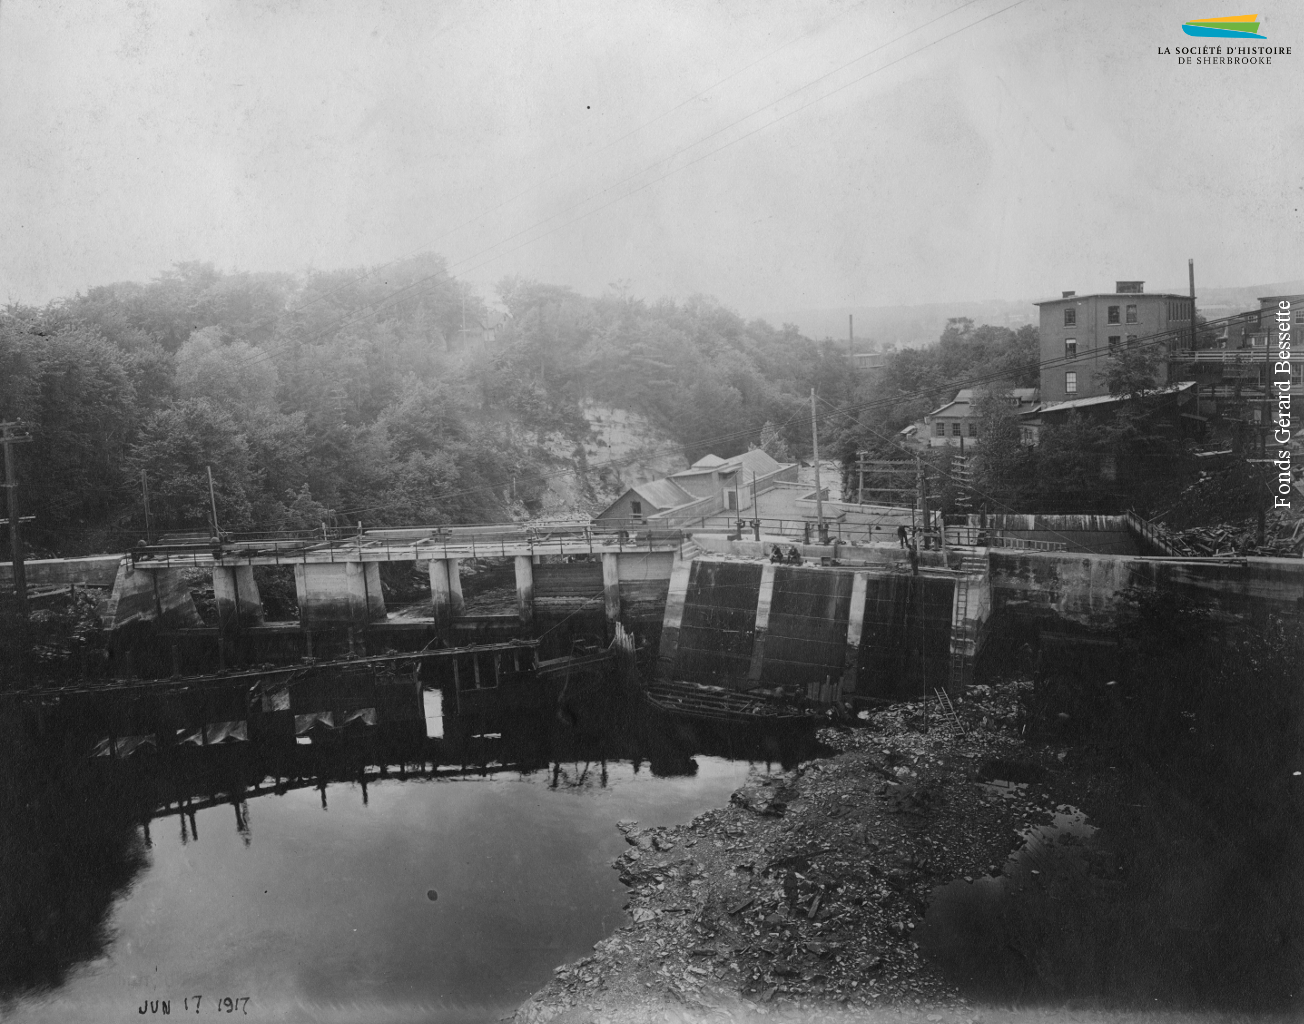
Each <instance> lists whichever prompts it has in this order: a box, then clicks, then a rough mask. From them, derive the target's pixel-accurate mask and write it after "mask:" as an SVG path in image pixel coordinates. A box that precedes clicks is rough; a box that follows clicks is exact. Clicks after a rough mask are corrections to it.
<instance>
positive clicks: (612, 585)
mask: <svg viewBox="0 0 1304 1024" xmlns="http://www.w3.org/2000/svg"><path fill="white" fill-rule="evenodd" d="M602 598H603V607H604V608H605V610H606V613H607V623H608V624H609V625H614V624H615V623H617V622H619V621H620V555H618V554H613V553H608V554H604V555H603V556H602Z"/></svg>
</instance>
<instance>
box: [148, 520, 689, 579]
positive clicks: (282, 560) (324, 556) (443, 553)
mask: <svg viewBox="0 0 1304 1024" xmlns="http://www.w3.org/2000/svg"><path fill="white" fill-rule="evenodd" d="M683 541H684V534H683V532H682V531H679V530H643V531H640V532H629V531H613V532H598V531H596V530H592V529H582V530H567V531H550V532H538V531H533V530H522V529H512V530H510V531H507V530H504V531H501V532H497V531H496V532H493V533H488V532H482V531H481V532H477V533H475V534H473V535H470V536H467V535H465V534H461V533H458V532H452V531H448V532H445V531H436V530H374V531H368V532H366V533H363V534H361V535H359V536H356V537H348V538H338V539H331V540H320V539H312V540H308V539H304V538H293V539H280V538H267V539H258V538H252V539H249V540H238V541H234V542H230V543H223V544H220V545H219V544H204V545H200V544H155V545H149V546H142V547H138V548H136V549H135V550H133V551H132V552H131V558H132V561H133V562H134V563H135V566H136V568H137V569H175V568H188V567H194V566H200V567H211V566H215V565H217V566H236V565H303V564H316V563H322V562H326V563H330V562H413V561H429V560H431V559H466V558H510V557H513V556H518V555H526V556H534V555H597V554H618V553H621V552H655V551H676V550H678V548H679V547H680V545H681V544H682V543H683Z"/></svg>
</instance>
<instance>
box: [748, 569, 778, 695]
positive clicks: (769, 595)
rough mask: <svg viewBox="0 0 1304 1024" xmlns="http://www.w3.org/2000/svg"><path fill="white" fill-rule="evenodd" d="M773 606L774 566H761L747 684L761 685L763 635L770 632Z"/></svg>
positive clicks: (763, 654) (763, 653)
mask: <svg viewBox="0 0 1304 1024" xmlns="http://www.w3.org/2000/svg"><path fill="white" fill-rule="evenodd" d="M773 604H774V566H773V565H772V564H770V563H768V562H767V563H766V564H765V565H763V566H761V590H760V594H759V596H758V597H757V599H756V636H755V638H754V639H753V640H752V662H751V664H750V665H749V666H748V667H747V682H748V684H749V685H751V686H760V685H761V668H762V667H763V666H764V664H765V635H766V633H768V632H769V630H770V608H771V606H772V605H773Z"/></svg>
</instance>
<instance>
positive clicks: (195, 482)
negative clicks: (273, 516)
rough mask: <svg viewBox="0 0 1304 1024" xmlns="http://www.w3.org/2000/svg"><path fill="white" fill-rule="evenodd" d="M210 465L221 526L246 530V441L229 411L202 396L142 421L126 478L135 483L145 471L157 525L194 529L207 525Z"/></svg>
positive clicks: (250, 512)
mask: <svg viewBox="0 0 1304 1024" xmlns="http://www.w3.org/2000/svg"><path fill="white" fill-rule="evenodd" d="M210 466H211V467H212V470H213V486H214V492H215V494H216V497H217V514H218V521H219V524H220V526H221V527H222V529H223V530H247V529H249V528H250V527H251V526H252V525H253V509H252V507H251V505H250V501H249V494H248V490H247V488H248V484H249V475H250V474H249V446H248V444H247V442H246V441H245V437H244V435H243V434H242V433H240V430H239V428H238V427H237V425H236V423H235V420H233V419H232V417H231V415H230V414H229V413H227V412H226V411H224V410H222V409H219V408H216V407H215V406H213V405H212V404H210V403H209V402H208V401H207V400H205V399H202V398H191V399H182V400H180V401H177V402H173V403H170V404H169V405H168V406H166V407H165V408H163V409H160V410H159V411H158V412H156V413H155V414H154V415H152V416H151V417H150V418H149V419H148V420H146V421H145V423H144V424H143V425H142V426H141V430H140V439H139V440H138V441H137V442H136V444H135V445H134V446H133V447H132V449H131V454H130V457H129V458H128V459H127V479H128V481H129V482H132V483H134V482H135V481H138V480H139V479H140V474H141V471H142V470H143V471H144V472H145V474H146V477H147V478H148V480H149V487H150V512H151V514H152V516H153V518H154V521H155V523H157V524H158V526H159V528H161V529H164V530H193V529H195V528H196V527H207V526H210V525H211V519H212V517H211V514H210V511H209V496H208V471H207V467H210ZM138 521H139V520H138Z"/></svg>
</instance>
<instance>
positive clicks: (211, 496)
mask: <svg viewBox="0 0 1304 1024" xmlns="http://www.w3.org/2000/svg"><path fill="white" fill-rule="evenodd" d="M204 468H205V469H206V470H208V503H209V506H210V507H211V508H212V509H213V537H214V539H215V540H217V541H218V543H221V540H222V531H221V530H220V529H218V525H217V495H216V493H214V491H213V467H212V466H205V467H204Z"/></svg>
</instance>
